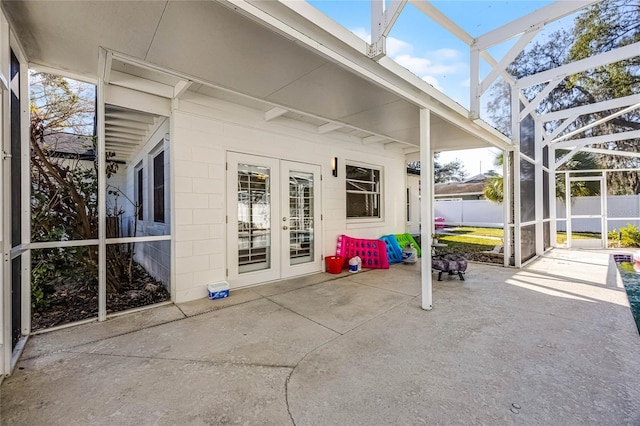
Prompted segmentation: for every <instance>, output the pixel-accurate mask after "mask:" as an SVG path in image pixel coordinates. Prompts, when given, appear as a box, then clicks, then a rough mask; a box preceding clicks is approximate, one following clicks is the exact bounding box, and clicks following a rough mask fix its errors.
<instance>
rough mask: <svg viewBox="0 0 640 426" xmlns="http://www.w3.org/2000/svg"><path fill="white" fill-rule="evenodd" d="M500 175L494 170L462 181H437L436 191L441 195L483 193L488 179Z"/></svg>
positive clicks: (437, 194) (436, 193)
mask: <svg viewBox="0 0 640 426" xmlns="http://www.w3.org/2000/svg"><path fill="white" fill-rule="evenodd" d="M494 176H498V174H497V173H496V172H494V171H489V172H486V173H480V174H477V175H475V176H471V177H470V178H468V179H466V180H464V181H462V182H446V183H436V184H435V185H434V193H435V196H436V197H439V196H463V195H482V191H483V190H484V185H485V182H486V181H487V179H489V178H491V177H494Z"/></svg>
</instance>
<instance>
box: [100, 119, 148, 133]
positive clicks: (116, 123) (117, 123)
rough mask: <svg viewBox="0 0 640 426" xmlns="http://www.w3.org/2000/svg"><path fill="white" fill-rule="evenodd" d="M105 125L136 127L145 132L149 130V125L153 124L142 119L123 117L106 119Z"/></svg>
mask: <svg viewBox="0 0 640 426" xmlns="http://www.w3.org/2000/svg"><path fill="white" fill-rule="evenodd" d="M105 125H107V126H115V127H123V128H125V129H135V130H144V131H145V132H146V131H148V130H149V126H151V124H147V123H142V122H140V121H134V120H122V119H115V120H114V119H109V118H108V119H106V120H105Z"/></svg>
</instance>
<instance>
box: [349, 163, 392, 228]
mask: <svg viewBox="0 0 640 426" xmlns="http://www.w3.org/2000/svg"><path fill="white" fill-rule="evenodd" d="M344 164H345V168H344V170H345V190H344V191H345V192H344V194H345V208H346V203H347V190H346V182H347V171H346V170H347V167H348V166H354V167H364V168H367V169H372V170H377V171H378V172H380V182H379V183H380V191H379V193H378V194H379V203H380V206H379V207H378V212H379V214H380V217H362V218H353V217H346V220H347V225H357V224H363V225H366V224H374V223H378V224H380V223H382V222H384V216H385V215H384V212H385V203H384V202H385V199H384V192H385V185H384V167H383V166H379V165H375V164H369V163H363V162H359V161H351V160H345V163H344ZM345 216H346V211H345Z"/></svg>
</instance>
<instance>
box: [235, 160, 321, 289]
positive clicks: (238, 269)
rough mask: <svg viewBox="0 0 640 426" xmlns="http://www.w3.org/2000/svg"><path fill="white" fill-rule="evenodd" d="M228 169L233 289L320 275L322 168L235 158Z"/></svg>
mask: <svg viewBox="0 0 640 426" xmlns="http://www.w3.org/2000/svg"><path fill="white" fill-rule="evenodd" d="M227 164H228V166H227V184H228V187H227V268H228V273H227V275H228V281H229V284H230V286H231V287H232V288H233V287H241V286H245V285H250V284H257V283H261V282H266V281H273V280H277V279H280V278H288V277H293V276H297V275H304V274H309V273H312V272H319V271H321V267H322V261H321V258H320V235H321V232H320V225H321V222H320V166H317V165H312V164H306V163H297V162H292V161H284V160H278V159H275V158H268V157H259V156H254V155H247V154H239V153H233V152H229V153H228V154H227Z"/></svg>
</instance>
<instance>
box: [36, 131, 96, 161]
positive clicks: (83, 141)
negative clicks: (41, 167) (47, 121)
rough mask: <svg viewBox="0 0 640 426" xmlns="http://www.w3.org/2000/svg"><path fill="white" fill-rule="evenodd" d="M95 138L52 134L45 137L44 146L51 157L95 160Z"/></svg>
mask: <svg viewBox="0 0 640 426" xmlns="http://www.w3.org/2000/svg"><path fill="white" fill-rule="evenodd" d="M92 139H93V137H92V136H86V135H76V134H74V133H50V134H47V135H44V143H43V146H44V148H46V149H47V150H48V151H49V152H50V154H51V156H53V157H62V158H79V159H81V160H94V159H95V157H96V153H95V151H94V150H93V141H92Z"/></svg>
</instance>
